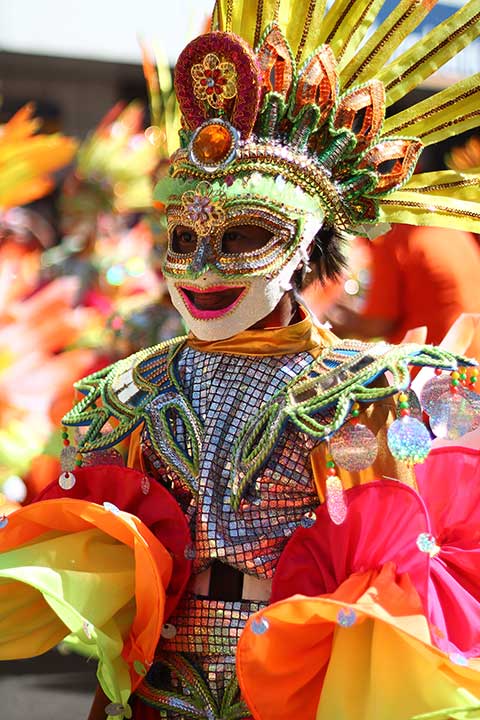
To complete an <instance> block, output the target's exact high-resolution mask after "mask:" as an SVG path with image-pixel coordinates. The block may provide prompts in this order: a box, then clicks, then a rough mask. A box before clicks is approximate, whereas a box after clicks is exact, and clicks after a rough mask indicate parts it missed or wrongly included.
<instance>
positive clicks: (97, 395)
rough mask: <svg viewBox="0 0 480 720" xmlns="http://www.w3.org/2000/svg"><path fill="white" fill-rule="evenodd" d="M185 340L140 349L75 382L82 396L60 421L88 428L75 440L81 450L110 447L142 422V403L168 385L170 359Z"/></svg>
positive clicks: (169, 341) (71, 425)
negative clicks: (77, 440)
mask: <svg viewBox="0 0 480 720" xmlns="http://www.w3.org/2000/svg"><path fill="white" fill-rule="evenodd" d="M185 340H186V337H179V338H173V339H172V340H167V341H166V342H163V343H160V344H159V345H155V346H153V347H150V348H147V349H145V350H140V351H139V352H137V353H135V354H134V355H130V356H129V357H127V358H125V359H123V360H119V361H118V362H116V363H114V364H113V365H110V366H108V367H106V368H103V369H102V370H99V371H98V372H96V373H93V374H92V375H88V376H87V377H85V378H82V380H79V381H78V382H77V383H75V388H76V389H77V390H78V391H79V392H80V393H81V394H82V395H84V397H83V398H82V399H81V400H80V401H79V402H78V403H77V404H76V405H75V406H74V407H73V408H72V410H70V412H68V413H67V414H66V415H65V417H64V418H63V419H62V422H63V424H64V425H65V426H67V427H68V426H70V427H86V428H88V429H87V430H86V432H85V433H83V434H82V435H81V437H80V439H79V442H78V449H79V450H80V451H81V452H90V451H92V450H100V449H106V448H110V447H113V446H114V445H116V444H117V443H119V442H121V440H123V439H124V438H126V437H127V436H128V435H129V434H130V433H131V432H132V431H133V430H134V429H135V428H136V427H137V426H138V425H140V423H142V422H143V420H144V414H143V410H144V408H145V406H146V405H147V404H148V403H149V402H151V401H152V400H153V399H154V398H155V397H156V396H157V395H159V394H160V393H161V392H162V391H163V390H164V389H165V388H166V387H167V386H168V385H169V377H168V365H169V359H170V357H171V356H172V354H174V353H175V352H176V351H177V350H178V349H179V348H180V347H181V346H182V345H183V343H184V342H185Z"/></svg>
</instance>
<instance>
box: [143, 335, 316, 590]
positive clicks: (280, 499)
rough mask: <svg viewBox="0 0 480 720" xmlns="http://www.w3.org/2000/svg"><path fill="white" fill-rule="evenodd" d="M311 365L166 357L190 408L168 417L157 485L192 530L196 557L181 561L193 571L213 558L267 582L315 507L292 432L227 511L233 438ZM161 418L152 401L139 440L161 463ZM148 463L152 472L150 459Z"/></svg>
mask: <svg viewBox="0 0 480 720" xmlns="http://www.w3.org/2000/svg"><path fill="white" fill-rule="evenodd" d="M311 361H312V358H311V355H310V353H308V352H303V353H298V354H297V355H286V356H280V357H265V358H255V357H248V356H235V355H223V354H220V353H205V352H200V351H197V350H194V349H193V348H190V347H185V348H182V350H181V351H180V352H179V353H178V355H177V357H176V358H175V360H174V362H173V372H174V373H175V376H176V377H181V378H182V388H183V392H184V393H185V398H184V403H188V405H189V408H190V409H189V411H188V414H186V413H182V415H180V414H179V413H176V414H175V415H173V416H172V417H171V426H170V432H171V439H169V445H168V463H165V462H164V463H163V466H165V464H167V466H168V467H169V468H170V469H167V478H168V479H167V480H166V481H168V482H170V483H172V484H173V493H174V495H175V497H177V498H180V501H181V503H182V507H184V509H185V512H186V514H187V517H188V519H189V521H190V523H191V528H192V536H194V537H195V545H194V546H193V547H192V551H193V550H196V555H195V557H189V559H193V560H194V570H195V572H200V571H201V570H202V569H205V568H206V567H208V565H209V564H211V562H212V560H213V559H215V558H217V559H219V560H221V561H222V562H224V563H226V564H228V565H231V566H232V567H235V568H237V569H238V570H241V571H242V572H247V573H253V574H255V575H257V576H259V577H268V578H270V577H272V575H273V571H274V568H275V566H276V564H277V562H278V558H279V556H280V553H281V551H282V550H283V548H284V546H285V544H286V542H287V540H288V538H289V537H290V536H291V534H292V533H293V532H294V530H295V529H296V528H297V527H298V525H299V524H300V522H301V520H302V518H303V516H304V515H305V513H308V512H310V511H313V510H315V508H316V507H317V506H318V496H317V494H316V493H315V490H314V488H313V483H312V471H311V463H310V459H309V455H310V452H311V451H312V449H313V447H314V446H315V441H314V440H312V439H311V438H308V437H307V436H306V435H304V434H303V433H299V432H298V430H297V429H296V428H295V427H293V426H291V425H289V426H287V427H286V428H285V429H284V432H283V433H282V437H281V438H276V439H275V443H274V446H273V447H270V448H269V449H267V452H266V453H265V455H264V460H265V462H264V466H263V468H262V470H261V471H260V472H258V473H257V474H256V476H255V480H254V482H253V483H252V484H251V485H250V486H249V489H248V490H247V491H246V492H245V493H244V497H243V499H242V501H241V511H240V512H235V511H234V509H233V508H232V504H231V493H232V491H231V474H232V468H233V465H234V462H233V450H234V446H235V442H236V440H237V439H238V436H239V433H240V432H241V431H242V429H243V428H244V427H245V424H246V422H247V421H248V420H249V419H252V418H254V417H255V416H256V414H257V413H258V409H259V406H260V405H261V404H262V402H263V403H268V401H269V400H270V399H271V398H272V397H273V396H274V395H275V393H276V392H278V391H279V390H280V389H282V388H283V387H284V386H285V384H286V383H288V382H289V381H290V380H291V378H292V377H295V376H296V375H297V374H298V373H300V372H301V371H302V370H303V369H305V368H307V367H308V366H309V365H310V363H311ZM252 377H255V383H252V382H251V378H252ZM219 378H221V379H222V382H218V380H219ZM177 397H178V393H177ZM185 407H186V405H185ZM160 410H161V408H160V398H158V401H154V402H153V403H152V404H151V405H150V406H149V411H150V413H151V423H150V424H149V425H150V428H151V433H152V437H151V438H145V440H146V441H147V442H151V443H152V445H154V446H157V445H158V444H161V450H162V455H164V456H165V457H167V455H166V452H167V448H165V438H166V432H165V423H164V422H163V421H162V418H163V414H162V413H160ZM192 414H193V415H195V416H196V418H197V421H196V424H195V427H196V428H197V427H198V433H199V438H198V440H196V439H195V437H196V436H195V435H193V436H192V429H193V426H194V423H193V420H192V421H190V420H189V423H190V425H189V424H188V422H186V420H188V419H189V418H190V416H191V415H192ZM189 428H190V429H189ZM197 442H198V443H199V449H198V453H199V454H198V466H197V467H196V469H195V476H192V475H191V473H187V472H186V470H187V469H186V468H185V462H184V460H183V455H184V454H186V453H187V451H188V452H189V453H192V452H193V446H194V444H195V443H197ZM180 453H181V454H180ZM150 458H151V462H152V463H155V458H154V457H153V454H152V455H150V454H149V459H150ZM154 468H155V465H154ZM157 468H158V469H155V473H156V475H158V472H159V471H160V469H161V468H162V463H161V461H159V460H158V458H157ZM173 468H175V470H176V471H173V470H172V469H173ZM183 468H184V469H185V474H183ZM170 487H172V485H170ZM189 552H190V551H189ZM192 555H193V552H192Z"/></svg>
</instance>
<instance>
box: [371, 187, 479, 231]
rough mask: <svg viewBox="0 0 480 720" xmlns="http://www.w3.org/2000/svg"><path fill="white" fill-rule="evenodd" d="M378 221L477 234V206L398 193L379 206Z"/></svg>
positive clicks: (409, 193)
mask: <svg viewBox="0 0 480 720" xmlns="http://www.w3.org/2000/svg"><path fill="white" fill-rule="evenodd" d="M380 222H387V223H401V224H406V225H431V226H433V227H445V228H452V229H455V230H467V231H470V232H477V233H478V232H480V204H479V203H478V202H469V201H467V200H458V199H456V198H452V197H447V196H438V195H436V196H433V195H431V196H429V195H427V194H422V193H420V192H414V191H411V192H405V191H402V190H399V191H397V192H395V193H392V194H391V195H389V196H388V197H386V198H383V199H382V201H381V203H380Z"/></svg>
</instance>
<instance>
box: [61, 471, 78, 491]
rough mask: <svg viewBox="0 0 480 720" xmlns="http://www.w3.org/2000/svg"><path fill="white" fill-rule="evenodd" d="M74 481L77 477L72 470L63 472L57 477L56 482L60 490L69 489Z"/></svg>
mask: <svg viewBox="0 0 480 720" xmlns="http://www.w3.org/2000/svg"><path fill="white" fill-rule="evenodd" d="M76 482H77V479H76V477H75V475H74V474H73V473H72V472H63V473H62V474H61V475H60V477H59V478H58V484H59V485H60V487H61V488H62V490H71V489H72V488H73V487H74V486H75V483H76Z"/></svg>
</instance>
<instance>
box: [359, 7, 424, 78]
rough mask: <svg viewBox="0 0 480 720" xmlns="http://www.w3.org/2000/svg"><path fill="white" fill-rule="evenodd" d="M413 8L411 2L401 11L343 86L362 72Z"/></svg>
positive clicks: (406, 18)
mask: <svg viewBox="0 0 480 720" xmlns="http://www.w3.org/2000/svg"><path fill="white" fill-rule="evenodd" d="M414 10H415V5H413V4H412V5H410V7H409V8H408V9H407V10H406V11H405V12H404V13H403V15H402V16H401V17H399V19H398V20H397V22H396V23H395V24H394V25H392V27H391V28H390V30H389V31H388V32H387V33H386V34H385V35H384V36H383V37H382V39H381V40H380V41H379V42H378V43H377V45H375V47H374V48H373V50H372V51H371V53H370V54H369V56H368V57H367V58H365V60H364V61H363V63H362V64H361V65H360V66H359V67H358V68H357V70H356V71H355V73H354V74H353V75H352V77H351V78H350V79H349V80H348V82H347V83H346V84H345V87H346V88H347V87H350V85H351V84H352V83H353V82H354V81H355V80H356V78H357V77H358V76H359V75H360V74H361V73H362V72H363V70H364V68H365V67H368V65H370V63H371V61H372V60H373V58H374V57H375V56H376V55H378V53H379V51H380V49H381V48H382V47H384V46H385V45H386V44H387V42H388V41H389V40H390V38H391V37H392V35H394V34H395V32H396V31H397V29H398V28H399V27H401V26H402V25H403V23H404V22H405V21H406V20H408V18H409V17H410V15H411V14H412V13H413V11H414Z"/></svg>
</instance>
